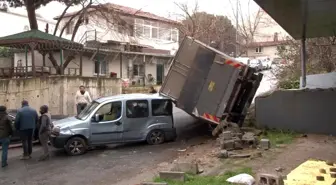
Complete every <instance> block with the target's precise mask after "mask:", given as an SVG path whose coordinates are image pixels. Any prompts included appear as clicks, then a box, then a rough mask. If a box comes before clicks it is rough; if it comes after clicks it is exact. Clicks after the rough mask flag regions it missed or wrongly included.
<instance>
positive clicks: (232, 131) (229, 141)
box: [217, 123, 258, 151]
mask: <svg viewBox="0 0 336 185" xmlns="http://www.w3.org/2000/svg"><path fill="white" fill-rule="evenodd" d="M217 140H218V142H219V144H220V148H221V149H224V150H227V151H231V150H240V149H243V148H244V147H254V148H255V147H256V146H257V144H258V138H257V137H256V136H255V134H254V133H253V132H246V133H243V132H242V131H241V130H240V128H239V126H238V125H237V124H235V123H229V124H228V126H227V127H226V128H225V129H224V130H223V131H222V133H221V134H220V135H219V137H218V139H217Z"/></svg>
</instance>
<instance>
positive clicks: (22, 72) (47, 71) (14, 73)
mask: <svg viewBox="0 0 336 185" xmlns="http://www.w3.org/2000/svg"><path fill="white" fill-rule="evenodd" d="M50 75H57V73H56V70H55V68H54V67H47V66H44V67H43V66H35V76H36V77H41V76H50ZM64 75H66V76H79V75H80V69H79V68H66V69H65V70H64ZM32 76H33V67H32V66H24V67H4V68H0V78H27V77H32Z"/></svg>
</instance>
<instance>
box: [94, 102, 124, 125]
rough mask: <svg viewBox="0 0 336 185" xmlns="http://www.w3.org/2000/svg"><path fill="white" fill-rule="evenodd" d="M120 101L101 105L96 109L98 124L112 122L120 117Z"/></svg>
mask: <svg viewBox="0 0 336 185" xmlns="http://www.w3.org/2000/svg"><path fill="white" fill-rule="evenodd" d="M121 105H122V103H121V101H118V102H111V103H107V104H105V105H103V106H102V107H100V108H99V109H98V111H97V112H96V114H95V115H97V114H98V117H99V122H105V121H114V120H117V119H119V118H120V117H121Z"/></svg>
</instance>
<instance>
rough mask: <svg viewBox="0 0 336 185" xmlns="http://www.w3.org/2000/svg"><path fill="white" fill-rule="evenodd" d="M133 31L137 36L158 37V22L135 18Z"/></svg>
mask: <svg viewBox="0 0 336 185" xmlns="http://www.w3.org/2000/svg"><path fill="white" fill-rule="evenodd" d="M135 33H136V36H138V37H145V38H153V39H157V38H159V24H158V23H157V22H153V21H147V20H141V19H135Z"/></svg>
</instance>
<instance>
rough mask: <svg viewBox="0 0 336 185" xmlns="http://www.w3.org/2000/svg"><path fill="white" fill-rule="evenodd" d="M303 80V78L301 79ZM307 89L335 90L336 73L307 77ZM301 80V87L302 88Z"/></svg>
mask: <svg viewBox="0 0 336 185" xmlns="http://www.w3.org/2000/svg"><path fill="white" fill-rule="evenodd" d="M301 79H302V78H301ZM306 80H307V84H306V88H310V89H314V88H333V87H336V72H333V73H326V74H316V75H307V79H306ZM301 82H302V81H301V80H300V87H302V84H301Z"/></svg>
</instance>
